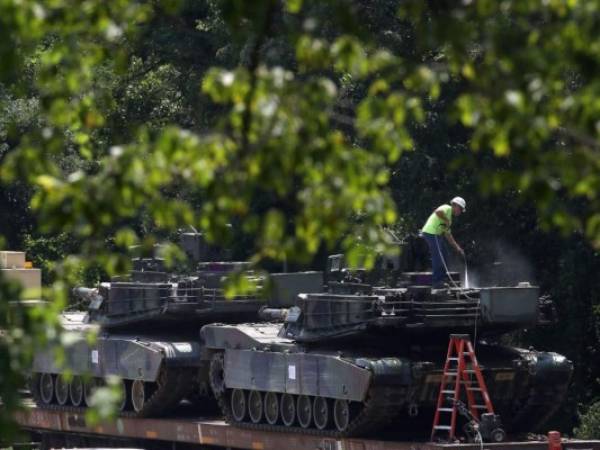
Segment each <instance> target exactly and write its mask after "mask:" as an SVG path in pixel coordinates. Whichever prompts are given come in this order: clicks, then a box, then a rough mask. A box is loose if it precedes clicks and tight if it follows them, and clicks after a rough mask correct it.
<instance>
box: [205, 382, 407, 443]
mask: <svg viewBox="0 0 600 450" xmlns="http://www.w3.org/2000/svg"><path fill="white" fill-rule="evenodd" d="M212 386H213V383H212V379H211V387H212ZM213 393H214V395H215V398H216V400H217V403H218V405H219V409H220V410H221V412H222V414H223V416H224V417H225V420H226V421H227V423H229V424H231V425H234V426H236V427H239V428H244V429H248V430H260V431H275V432H280V433H281V432H292V433H298V434H308V435H316V436H325V437H334V438H343V437H352V436H357V435H362V436H364V435H368V434H370V433H372V432H374V431H378V430H380V429H381V428H384V427H385V426H386V425H388V424H389V423H390V422H391V421H392V420H394V419H395V418H396V416H398V415H399V414H400V411H401V410H402V407H404V406H405V400H406V392H405V389H404V388H395V387H390V386H371V388H370V389H369V391H368V393H367V399H366V401H365V402H364V403H362V404H359V405H360V406H361V408H360V411H358V412H357V413H355V415H354V418H353V419H352V420H351V422H350V423H349V425H348V428H347V429H346V430H344V431H338V430H336V429H325V430H319V429H317V428H314V427H313V428H303V427H300V426H286V425H270V424H267V423H252V422H238V421H236V420H235V419H234V418H233V415H232V413H231V407H230V404H229V400H230V393H231V389H225V390H221V392H219V389H213ZM295 397H296V396H295ZM355 406H356V404H355Z"/></svg>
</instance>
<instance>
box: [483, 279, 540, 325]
mask: <svg viewBox="0 0 600 450" xmlns="http://www.w3.org/2000/svg"><path fill="white" fill-rule="evenodd" d="M538 297H539V288H538V287H533V286H527V287H522V286H519V287H493V288H483V289H481V312H482V315H483V319H484V320H485V321H486V322H488V323H492V324H523V325H527V324H532V325H533V324H535V323H536V321H537V316H538Z"/></svg>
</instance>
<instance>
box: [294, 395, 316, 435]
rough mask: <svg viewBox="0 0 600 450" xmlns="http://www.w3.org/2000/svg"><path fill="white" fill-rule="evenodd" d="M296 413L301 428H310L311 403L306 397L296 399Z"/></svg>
mask: <svg viewBox="0 0 600 450" xmlns="http://www.w3.org/2000/svg"><path fill="white" fill-rule="evenodd" d="M296 410H297V411H298V423H299V424H300V426H301V427H302V428H308V427H310V424H311V422H312V401H311V399H310V397H309V396H308V395H301V396H299V397H298V402H297V405H296Z"/></svg>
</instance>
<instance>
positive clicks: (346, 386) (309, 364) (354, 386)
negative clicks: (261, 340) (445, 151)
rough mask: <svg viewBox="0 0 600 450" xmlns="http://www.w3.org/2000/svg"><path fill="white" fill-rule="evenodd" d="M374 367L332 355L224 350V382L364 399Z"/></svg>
mask: <svg viewBox="0 0 600 450" xmlns="http://www.w3.org/2000/svg"><path fill="white" fill-rule="evenodd" d="M371 379H372V374H371V371H370V370H368V369H366V368H362V367H359V366H357V365H356V364H353V363H352V362H350V361H347V360H344V359H342V358H340V357H337V356H332V355H318V354H307V353H284V352H270V351H254V350H235V349H228V350H226V351H225V386H226V387H227V388H237V389H255V390H258V391H270V392H279V393H290V394H299V395H310V396H321V397H328V398H336V399H338V398H339V399H344V400H352V401H363V400H364V399H365V397H366V395H367V391H368V389H369V386H370V385H371Z"/></svg>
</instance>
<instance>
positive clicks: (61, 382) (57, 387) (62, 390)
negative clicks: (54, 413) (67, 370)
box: [54, 373, 69, 406]
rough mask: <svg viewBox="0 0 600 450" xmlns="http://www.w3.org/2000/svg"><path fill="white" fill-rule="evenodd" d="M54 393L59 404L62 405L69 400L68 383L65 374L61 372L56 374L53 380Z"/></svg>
mask: <svg viewBox="0 0 600 450" xmlns="http://www.w3.org/2000/svg"><path fill="white" fill-rule="evenodd" d="M54 395H55V396H56V401H57V402H58V404H59V405H61V406H64V405H66V404H67V401H68V400H69V383H67V380H65V376H64V375H63V374H62V373H59V374H58V375H56V380H55V382H54Z"/></svg>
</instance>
